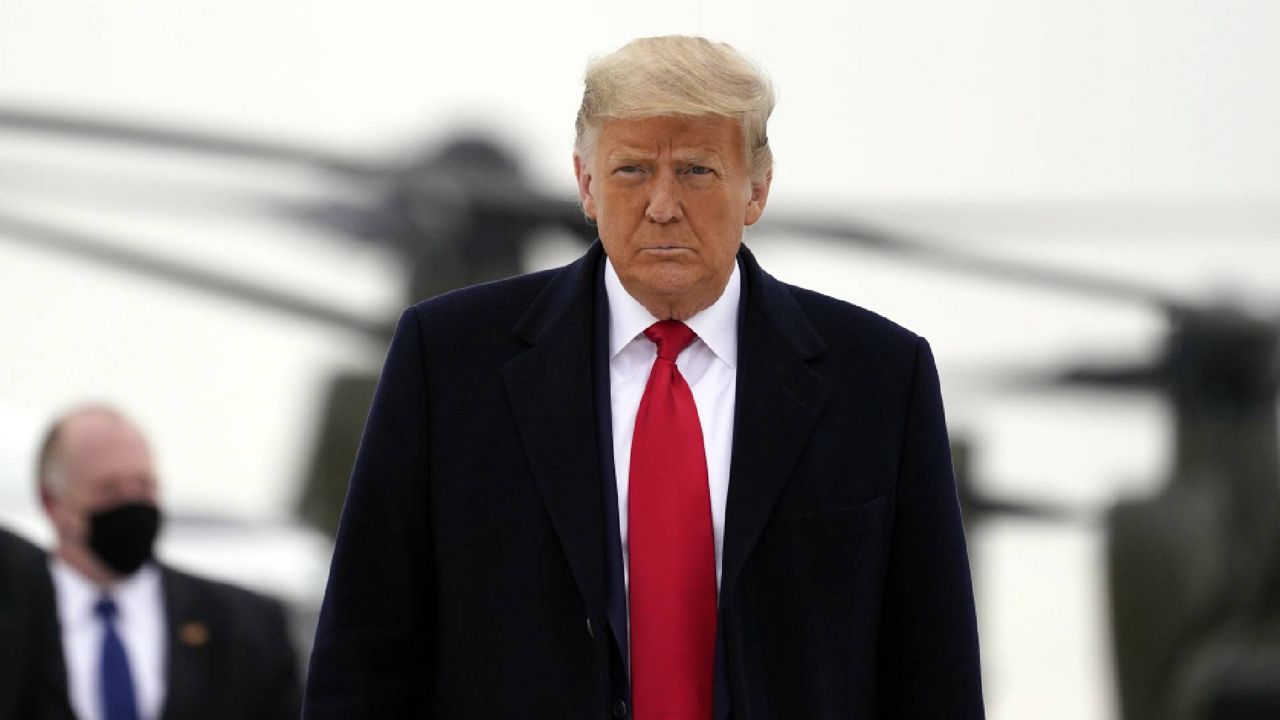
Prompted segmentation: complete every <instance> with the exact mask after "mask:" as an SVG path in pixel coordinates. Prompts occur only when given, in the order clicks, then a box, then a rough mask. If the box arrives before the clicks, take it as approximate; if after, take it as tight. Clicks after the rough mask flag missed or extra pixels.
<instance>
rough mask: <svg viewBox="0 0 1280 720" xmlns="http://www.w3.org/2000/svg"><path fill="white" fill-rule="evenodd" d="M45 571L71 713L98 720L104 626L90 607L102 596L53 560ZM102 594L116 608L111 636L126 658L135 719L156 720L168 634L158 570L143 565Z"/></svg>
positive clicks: (100, 701)
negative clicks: (58, 631)
mask: <svg viewBox="0 0 1280 720" xmlns="http://www.w3.org/2000/svg"><path fill="white" fill-rule="evenodd" d="M49 568H50V571H51V573H52V575H53V587H54V593H55V595H56V596H57V602H58V622H59V624H60V625H61V627H62V655H63V658H64V659H65V660H66V664H67V693H68V695H69V696H70V698H71V708H72V710H74V711H75V714H76V717H78V718H80V720H100V718H101V717H102V695H101V688H100V681H99V680H100V677H101V673H100V672H99V665H100V662H101V659H102V638H103V623H102V620H101V618H99V617H98V615H97V613H95V612H94V606H95V605H96V604H97V602H98V600H99V599H100V598H101V597H102V596H103V595H104V591H103V590H102V589H101V588H99V587H98V586H97V585H96V584H94V583H93V582H92V581H90V580H89V579H88V578H86V577H84V576H83V575H81V574H80V573H79V572H77V571H76V570H75V569H74V568H72V567H71V566H70V565H68V564H67V563H66V562H64V561H63V560H61V559H59V558H57V557H53V558H51V559H50V561H49ZM105 594H106V595H108V596H109V597H110V598H111V599H112V600H114V601H115V603H116V610H117V612H116V618H115V627H116V634H117V635H119V636H120V641H121V643H123V644H124V650H125V653H127V654H128V656H129V674H130V675H131V676H132V677H133V693H134V697H135V698H136V699H137V703H138V713H139V716H140V717H141V718H143V720H154V719H155V718H158V717H160V710H161V708H162V706H163V703H164V694H165V689H166V683H165V662H166V655H167V651H166V638H167V637H168V634H167V633H166V632H165V611H164V594H163V591H162V588H161V586H160V571H159V569H157V568H156V566H155V565H154V564H147V565H144V566H143V567H142V568H141V569H139V570H138V571H137V572H135V573H134V574H133V575H130V576H129V577H128V578H126V579H124V580H123V581H121V582H119V583H117V584H116V585H115V586H114V587H112V588H111V589H110V590H108V591H106V592H105Z"/></svg>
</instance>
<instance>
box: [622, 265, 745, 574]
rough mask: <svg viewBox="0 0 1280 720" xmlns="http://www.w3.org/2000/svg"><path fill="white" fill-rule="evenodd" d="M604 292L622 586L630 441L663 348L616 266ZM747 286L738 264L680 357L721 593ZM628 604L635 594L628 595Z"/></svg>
mask: <svg viewBox="0 0 1280 720" xmlns="http://www.w3.org/2000/svg"><path fill="white" fill-rule="evenodd" d="M604 289H605V292H606V293H607V296H608V298H609V394H610V400H611V405H610V407H611V409H612V414H613V467H614V471H615V472H614V475H615V476H616V477H617V481H618V530H619V531H620V533H621V535H622V568H623V570H622V573H623V581H624V582H625V583H628V585H627V587H628V588H629V583H630V572H629V571H628V569H627V568H628V564H629V563H628V553H627V488H628V487H629V485H630V479H631V435H632V433H633V432H634V430H635V427H636V411H637V410H639V409H640V397H641V396H642V395H644V388H645V385H646V384H648V382H649V371H650V370H651V369H652V368H653V361H654V360H655V359H656V358H657V357H658V346H657V345H655V344H653V342H652V341H650V340H649V338H647V337H645V336H644V334H643V333H644V330H645V328H647V327H649V326H650V325H652V324H654V323H655V322H657V321H658V319H657V318H655V317H653V316H652V315H650V314H649V311H648V310H645V309H644V306H643V305H641V304H640V303H639V302H638V301H637V300H636V299H635V298H633V297H631V296H630V295H629V294H627V291H626V289H625V288H623V287H622V281H621V280H620V279H619V278H618V273H617V271H615V270H614V269H613V261H609V262H607V263H605V270H604ZM741 296H742V279H741V277H740V274H739V272H738V265H737V263H734V266H733V274H731V275H730V276H729V282H728V283H727V284H726V285H725V289H724V292H723V293H721V295H720V299H718V300H716V301H715V303H714V304H712V305H711V307H709V308H707V309H705V310H703V311H701V312H699V313H697V314H696V315H694V316H693V317H691V318H689V319H688V320H686V321H685V324H686V325H688V326H689V327H690V328H691V329H692V330H693V331H694V332H695V333H697V334H698V337H697V339H695V340H694V341H693V342H692V343H690V344H689V347H687V348H685V349H684V351H683V352H681V353H680V355H679V357H677V358H676V367H677V368H679V369H680V374H681V375H682V376H684V379H685V382H687V383H689V389H690V390H692V391H693V403H694V405H696V406H697V408H698V421H699V423H700V424H701V425H702V443H703V446H704V448H705V450H706V454H707V483H708V490H710V493H711V528H712V531H713V532H714V535H715V550H716V587H717V588H719V587H720V569H721V561H720V556H721V549H722V548H723V547H724V512H725V501H726V500H727V499H728V497H729V459H730V453H731V451H732V449H733V410H734V404H735V401H736V396H735V394H734V393H735V389H736V387H737V379H738V300H739V298H740V297H741ZM628 597H629V594H628Z"/></svg>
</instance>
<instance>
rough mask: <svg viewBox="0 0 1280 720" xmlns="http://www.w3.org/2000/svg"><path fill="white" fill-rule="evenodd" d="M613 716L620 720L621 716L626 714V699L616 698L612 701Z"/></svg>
mask: <svg viewBox="0 0 1280 720" xmlns="http://www.w3.org/2000/svg"><path fill="white" fill-rule="evenodd" d="M613 716H614V717H616V718H618V720H622V718H624V717H626V716H627V701H626V700H617V701H615V702H614V703H613Z"/></svg>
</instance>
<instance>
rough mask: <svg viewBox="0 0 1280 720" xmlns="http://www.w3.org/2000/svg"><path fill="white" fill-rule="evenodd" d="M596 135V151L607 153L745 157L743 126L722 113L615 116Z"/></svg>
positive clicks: (603, 124) (605, 122)
mask: <svg viewBox="0 0 1280 720" xmlns="http://www.w3.org/2000/svg"><path fill="white" fill-rule="evenodd" d="M598 133H599V134H598V136H597V138H596V143H595V145H596V148H595V149H596V151H597V152H598V153H601V154H604V155H614V154H617V153H623V154H628V153H630V154H637V153H645V154H656V153H663V152H671V151H676V150H678V151H680V152H681V153H682V154H698V155H720V156H724V157H726V158H728V157H731V156H732V157H738V156H742V157H745V152H746V147H745V144H744V142H743V135H742V126H741V124H740V123H739V122H738V121H737V120H736V119H734V118H730V117H724V116H719V115H711V116H687V115H660V116H655V117H645V118H613V119H609V120H606V121H604V123H602V124H601V127H600V129H599V131H598Z"/></svg>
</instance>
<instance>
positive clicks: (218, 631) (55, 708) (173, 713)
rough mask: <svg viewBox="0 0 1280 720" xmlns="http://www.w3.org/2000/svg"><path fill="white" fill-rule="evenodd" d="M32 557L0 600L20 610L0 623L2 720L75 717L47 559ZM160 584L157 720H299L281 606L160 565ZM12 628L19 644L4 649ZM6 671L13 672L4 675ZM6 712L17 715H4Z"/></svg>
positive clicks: (292, 663) (291, 653) (292, 658)
mask: <svg viewBox="0 0 1280 720" xmlns="http://www.w3.org/2000/svg"><path fill="white" fill-rule="evenodd" d="M35 553H36V555H35V556H34V557H32V556H31V555H29V554H27V555H26V560H24V562H23V565H22V569H21V570H20V571H19V573H18V576H17V579H18V582H19V583H20V584H19V585H16V586H14V587H13V588H12V592H10V587H9V586H8V585H6V586H5V592H4V593H3V596H4V597H10V598H12V599H13V601H14V602H15V603H17V604H18V605H21V606H22V607H23V608H24V610H23V611H22V613H23V614H22V615H21V618H22V619H20V620H19V621H18V623H17V624H15V625H16V627H15V626H11V625H10V623H8V622H7V621H0V671H3V677H0V688H3V690H0V718H5V719H6V720H7V719H8V718H23V720H26V719H27V718H33V719H43V718H58V719H60V720H61V719H63V718H72V717H73V715H72V711H71V706H70V701H69V700H68V699H67V694H66V693H67V682H66V670H65V665H64V662H63V657H62V640H61V635H60V630H59V628H58V619H57V606H56V604H55V602H54V598H53V587H52V583H51V580H50V577H49V570H48V560H47V558H46V556H45V555H44V553H43V552H41V551H39V550H36V551H35ZM161 585H162V587H163V592H164V600H165V608H166V614H167V615H168V619H167V623H168V626H169V643H168V653H169V657H168V678H167V684H168V690H167V693H166V696H165V704H164V712H163V716H162V717H163V718H165V720H201V719H208V720H235V719H240V718H261V719H263V720H277V719H283V718H296V717H298V713H299V705H300V701H301V688H300V683H299V675H298V669H297V659H296V657H295V655H294V651H293V647H292V645H291V644H290V641H289V637H288V632H287V627H286V624H285V616H284V609H283V608H282V607H281V605H280V603H279V602H277V601H275V600H271V599H268V598H265V597H263V596H261V595H258V594H256V593H252V592H249V591H247V590H243V589H241V588H238V587H235V586H232V585H227V584H224V583H220V582H214V581H211V580H205V579H203V578H198V577H195V576H192V575H188V574H186V573H183V572H179V571H177V570H173V569H172V568H168V567H163V566H162V567H161ZM5 617H7V613H6V616H5ZM28 623H29V624H28ZM14 629H16V630H18V631H21V640H20V642H21V643H22V644H21V645H15V646H10V645H8V643H7V638H8V636H9V631H10V630H14ZM10 667H16V668H19V669H20V671H19V674H18V675H17V676H15V677H13V678H11V677H9V672H8V669H9V668H10ZM10 698H17V700H16V701H11V700H10ZM10 708H22V711H21V712H18V711H15V712H14V713H13V714H10V713H9V709H10Z"/></svg>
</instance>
